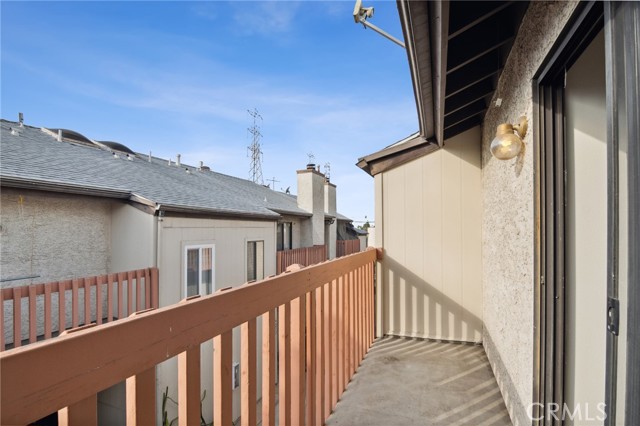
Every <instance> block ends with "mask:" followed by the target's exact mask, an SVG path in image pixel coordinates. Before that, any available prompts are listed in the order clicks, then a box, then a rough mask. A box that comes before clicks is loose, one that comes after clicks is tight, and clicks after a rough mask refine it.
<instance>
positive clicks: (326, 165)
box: [324, 163, 331, 182]
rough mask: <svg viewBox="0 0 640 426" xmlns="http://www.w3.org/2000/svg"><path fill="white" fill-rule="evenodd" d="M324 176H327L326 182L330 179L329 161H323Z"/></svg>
mask: <svg viewBox="0 0 640 426" xmlns="http://www.w3.org/2000/svg"><path fill="white" fill-rule="evenodd" d="M324 176H325V177H326V178H327V182H329V181H330V180H331V163H324Z"/></svg>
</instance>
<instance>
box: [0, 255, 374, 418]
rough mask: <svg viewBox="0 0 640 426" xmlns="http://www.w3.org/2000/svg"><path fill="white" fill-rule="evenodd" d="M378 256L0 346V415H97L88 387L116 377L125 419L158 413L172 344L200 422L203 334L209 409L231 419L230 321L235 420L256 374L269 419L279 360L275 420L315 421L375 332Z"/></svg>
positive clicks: (248, 413)
mask: <svg viewBox="0 0 640 426" xmlns="http://www.w3.org/2000/svg"><path fill="white" fill-rule="evenodd" d="M377 256H378V252H377V251H376V250H367V251H365V252H362V253H358V254H354V255H351V256H345V257H342V258H340V259H335V260H332V261H327V262H324V263H321V264H318V265H314V266H310V267H307V268H303V269H298V270H294V271H292V272H287V273H284V274H281V275H277V276H273V277H270V278H267V279H265V280H262V281H259V282H255V283H250V284H245V285H243V286H240V287H236V288H233V289H229V290H227V291H220V292H217V293H216V294H213V295H210V296H205V297H197V298H191V299H187V300H185V301H183V302H182V303H179V304H176V305H171V306H167V307H164V308H161V309H157V310H152V311H150V312H141V313H138V314H134V315H133V316H131V317H129V318H126V319H123V320H120V321H115V322H113V323H109V324H104V325H102V326H96V327H92V328H88V329H80V330H79V331H76V332H74V333H71V334H67V335H65V336H61V337H58V338H56V339H50V340H48V341H44V342H41V343H40V344H37V345H27V346H24V347H21V348H15V349H10V350H8V351H5V352H3V353H0V370H1V371H2V375H1V376H0V406H2V412H1V413H0V423H1V424H28V423H30V422H32V421H34V420H36V419H39V418H42V417H44V416H46V415H48V414H49V413H53V412H56V410H59V411H58V418H59V420H60V421H61V423H62V424H82V425H86V426H91V425H95V424H96V423H97V414H96V412H97V408H96V394H97V393H98V392H99V391H101V390H103V389H106V388H108V387H110V386H113V385H114V384H116V383H119V382H121V381H123V380H126V399H127V404H126V406H127V424H128V425H134V424H138V425H150V424H157V421H156V417H155V416H156V407H155V402H156V399H155V393H156V378H155V367H156V365H157V364H159V363H161V362H163V361H165V360H167V359H169V358H171V357H175V356H177V357H178V362H177V364H178V367H177V368H178V378H179V381H178V383H179V385H178V403H179V404H178V407H179V411H178V414H179V424H181V425H187V424H189V425H192V424H193V425H198V424H200V396H201V395H200V392H201V384H200V353H201V352H200V349H201V348H200V345H201V344H202V343H204V342H207V341H210V340H212V339H213V345H214V348H215V350H214V359H213V365H214V368H213V383H214V386H213V397H212V398H213V401H212V402H213V407H214V408H213V413H214V414H213V420H214V424H215V425H224V426H229V425H231V424H232V420H233V419H232V392H233V391H232V385H231V380H232V347H233V329H234V328H235V327H241V333H240V335H241V348H242V349H241V353H242V358H241V376H240V377H241V378H242V379H241V385H240V386H241V398H240V400H241V407H240V408H241V413H242V414H241V424H243V425H254V424H256V423H257V422H258V419H257V414H256V413H257V403H258V401H257V398H256V393H257V379H256V378H257V375H258V374H261V375H262V401H261V413H262V419H261V420H262V424H263V425H264V426H272V425H274V423H275V414H276V408H275V407H276V405H275V402H276V388H275V377H276V376H275V374H276V373H275V372H276V362H278V363H279V376H278V405H277V406H278V416H279V424H285V425H288V424H295V425H304V424H307V425H322V424H324V423H325V420H326V419H327V417H328V416H329V415H330V413H331V411H332V409H333V407H335V405H336V403H337V401H338V399H339V397H340V395H341V394H342V392H343V391H344V390H345V387H346V386H347V384H348V383H349V381H350V379H351V377H352V376H353V374H354V372H355V371H356V369H357V368H358V366H359V364H360V362H361V361H362V359H363V357H364V355H365V353H366V352H367V351H368V349H369V347H370V346H371V343H372V342H373V339H374V291H373V282H374V265H375V262H376V259H377ZM296 268H297V267H294V268H292V269H296ZM276 311H277V312H278V317H279V319H278V329H277V330H276V327H275V313H276ZM258 317H262V321H261V324H262V326H261V327H260V328H261V330H260V333H261V335H262V347H261V357H262V369H261V371H257V362H256V361H257V349H258V348H257V338H256V337H257V334H258V330H257V319H258ZM276 333H277V334H276ZM276 336H278V338H279V340H278V345H279V350H278V358H279V359H278V360H276V350H275V347H276V340H275V339H276ZM207 421H209V420H208V419H207Z"/></svg>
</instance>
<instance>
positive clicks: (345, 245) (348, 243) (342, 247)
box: [336, 240, 360, 257]
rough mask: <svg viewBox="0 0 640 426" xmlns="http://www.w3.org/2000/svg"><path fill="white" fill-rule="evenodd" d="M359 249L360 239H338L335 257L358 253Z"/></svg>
mask: <svg viewBox="0 0 640 426" xmlns="http://www.w3.org/2000/svg"><path fill="white" fill-rule="evenodd" d="M359 251H360V240H338V241H337V244H336V257H341V256H346V255H348V254H353V253H358V252H359Z"/></svg>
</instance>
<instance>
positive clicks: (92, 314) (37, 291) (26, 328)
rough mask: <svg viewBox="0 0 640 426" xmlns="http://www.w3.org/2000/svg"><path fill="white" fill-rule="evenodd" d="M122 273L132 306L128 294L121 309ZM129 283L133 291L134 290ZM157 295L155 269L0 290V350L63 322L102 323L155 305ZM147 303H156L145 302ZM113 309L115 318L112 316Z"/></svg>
mask: <svg viewBox="0 0 640 426" xmlns="http://www.w3.org/2000/svg"><path fill="white" fill-rule="evenodd" d="M115 277H117V280H116V279H115ZM124 277H127V278H128V279H129V281H128V282H127V286H128V287H129V291H130V292H133V294H134V297H135V304H133V305H132V303H133V301H132V298H131V297H129V298H128V305H129V309H125V308H124V305H125V304H124V302H123V289H124V287H123V285H124V280H123V278H124ZM105 284H106V287H105ZM114 285H116V286H117V293H116V294H117V297H118V300H117V301H116V300H114V291H113V286H114ZM134 287H135V288H136V289H137V290H135V291H134ZM67 291H69V293H67ZM157 293H158V270H157V268H146V269H139V270H136V271H129V272H124V273H118V274H108V275H99V276H93V277H85V278H77V279H73V280H65V281H53V282H48V283H43V284H32V285H29V286H22V287H10V288H4V289H0V336H1V337H0V352H2V351H4V350H5V349H10V348H12V347H19V346H22V345H23V344H26V343H34V342H36V341H38V340H42V339H50V338H51V337H54V336H56V335H58V334H60V333H61V332H63V331H65V330H66V329H67V326H68V325H70V326H71V328H77V327H80V326H81V325H86V324H91V323H96V324H102V323H103V322H111V321H113V320H114V319H119V318H125V317H127V316H129V315H131V314H132V313H134V312H140V311H144V310H146V309H149V308H157ZM67 295H69V296H70V297H71V299H69V298H68V297H67ZM154 295H155V298H154ZM105 298H106V300H105ZM152 302H155V303H156V305H151V303H152ZM5 303H7V304H11V308H12V309H11V310H12V311H13V314H11V313H10V312H6V309H5ZM56 304H57V307H55V305H56ZM116 306H117V308H116ZM134 307H135V310H134V309H133V308H134ZM56 309H57V315H56V313H55V310H56ZM105 309H106V312H105ZM115 309H117V316H116V317H114V315H113V314H114V310H115ZM5 312H6V313H7V315H8V316H7V317H5ZM54 315H56V316H57V323H56V321H55V319H54ZM8 319H9V320H10V321H7V320H8Z"/></svg>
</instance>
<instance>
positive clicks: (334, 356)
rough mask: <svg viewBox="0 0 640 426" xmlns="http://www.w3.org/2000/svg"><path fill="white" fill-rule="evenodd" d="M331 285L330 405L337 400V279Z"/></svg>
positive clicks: (334, 403)
mask: <svg viewBox="0 0 640 426" xmlns="http://www.w3.org/2000/svg"><path fill="white" fill-rule="evenodd" d="M330 287H331V354H330V355H331V407H335V405H336V403H337V402H338V281H337V280H333V281H332V282H331V284H330Z"/></svg>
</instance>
